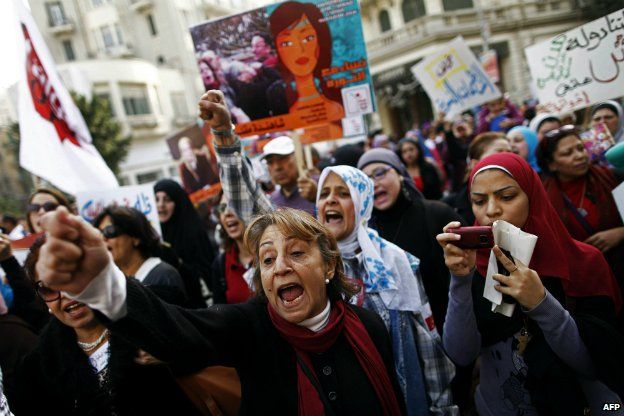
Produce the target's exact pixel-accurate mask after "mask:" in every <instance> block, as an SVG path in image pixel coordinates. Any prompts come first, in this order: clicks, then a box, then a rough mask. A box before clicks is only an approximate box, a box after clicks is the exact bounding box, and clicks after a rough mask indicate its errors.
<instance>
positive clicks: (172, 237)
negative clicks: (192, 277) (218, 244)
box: [154, 179, 214, 287]
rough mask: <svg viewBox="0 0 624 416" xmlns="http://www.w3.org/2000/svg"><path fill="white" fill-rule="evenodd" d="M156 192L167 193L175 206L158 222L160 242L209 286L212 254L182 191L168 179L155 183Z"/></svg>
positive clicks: (208, 241) (206, 237)
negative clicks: (162, 240) (160, 233)
mask: <svg viewBox="0 0 624 416" xmlns="http://www.w3.org/2000/svg"><path fill="white" fill-rule="evenodd" d="M156 192H164V193H166V194H167V195H168V196H169V199H171V201H173V203H174V204H175V208H174V209H173V214H171V218H169V220H168V221H167V222H161V223H160V228H161V229H162V233H163V239H164V240H165V241H166V242H167V243H169V244H170V245H171V246H172V248H173V250H174V251H175V252H176V254H177V255H178V256H179V257H180V258H181V259H182V261H183V262H184V263H186V264H187V265H188V266H189V267H190V268H191V269H193V271H194V272H195V273H196V275H197V276H199V277H200V278H201V279H203V280H204V281H205V282H210V283H211V284H212V282H211V279H210V266H211V264H212V260H213V257H214V254H213V250H212V247H211V245H210V240H209V239H208V233H207V232H206V229H205V228H204V225H203V224H202V221H201V219H200V218H199V215H198V214H197V211H196V210H195V208H194V207H193V204H192V203H191V200H190V199H189V197H188V196H187V194H186V192H185V191H184V189H183V188H182V187H181V186H180V185H179V184H178V183H177V182H175V181H173V180H171V179H162V180H160V181H158V182H156V185H154V193H156ZM207 284H208V283H207ZM211 284H210V285H208V287H210V286H211Z"/></svg>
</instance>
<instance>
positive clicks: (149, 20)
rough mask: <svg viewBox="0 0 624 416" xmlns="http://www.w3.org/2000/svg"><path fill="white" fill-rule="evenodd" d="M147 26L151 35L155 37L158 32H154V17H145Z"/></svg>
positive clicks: (149, 15)
mask: <svg viewBox="0 0 624 416" xmlns="http://www.w3.org/2000/svg"><path fill="white" fill-rule="evenodd" d="M147 25H148V26H149V31H150V33H151V34H152V36H156V35H157V34H158V31H157V30H156V23H155V22H154V16H152V15H151V14H148V15H147Z"/></svg>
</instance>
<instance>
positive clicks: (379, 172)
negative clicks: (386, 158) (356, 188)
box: [367, 167, 392, 182]
mask: <svg viewBox="0 0 624 416" xmlns="http://www.w3.org/2000/svg"><path fill="white" fill-rule="evenodd" d="M390 169H392V168H391V167H387V168H377V169H375V170H374V171H373V173H372V174H371V175H367V176H368V177H369V178H371V179H372V180H373V182H375V181H376V180H378V179H382V178H383V177H384V176H386V173H388V172H389V171H390Z"/></svg>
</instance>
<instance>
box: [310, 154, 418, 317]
mask: <svg viewBox="0 0 624 416" xmlns="http://www.w3.org/2000/svg"><path fill="white" fill-rule="evenodd" d="M330 173H335V174H336V175H338V176H339V177H340V178H341V179H342V180H343V181H344V182H345V184H346V185H347V187H348V188H349V193H350V194H351V200H352V201H353V207H354V210H355V227H354V229H353V231H352V232H351V234H350V235H349V236H347V237H346V238H344V239H342V240H341V241H338V247H339V248H340V251H341V253H342V255H343V256H345V255H346V256H354V255H355V253H357V252H358V249H361V251H362V261H363V263H364V269H365V270H366V276H361V277H362V280H363V282H364V287H365V290H366V292H367V293H379V295H380V297H381V299H382V301H383V302H384V304H385V305H386V307H387V308H388V309H394V310H408V311H413V312H415V311H418V310H419V309H420V306H421V305H422V303H423V300H422V299H421V297H420V292H419V290H418V282H417V280H416V277H415V276H414V271H413V269H412V267H411V264H410V260H412V263H414V261H415V262H416V263H418V260H417V259H416V258H414V257H413V256H412V258H411V259H410V258H409V257H408V253H406V252H405V251H403V250H402V249H401V248H399V247H397V246H396V245H395V244H392V243H391V242H389V241H386V240H384V239H383V238H381V237H379V234H378V233H377V231H375V230H373V229H372V228H368V221H369V220H370V218H371V214H372V212H373V196H374V190H375V186H374V184H373V181H372V180H371V179H370V178H369V177H368V176H366V175H365V174H364V172H362V171H361V170H359V169H356V168H353V167H351V166H330V167H327V168H325V169H323V172H322V173H321V177H320V178H319V182H318V191H317V196H316V204H317V207H318V201H319V197H320V195H321V190H322V189H323V184H324V183H325V180H326V179H327V177H328V176H329V174H330Z"/></svg>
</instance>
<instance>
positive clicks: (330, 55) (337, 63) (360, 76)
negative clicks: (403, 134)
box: [191, 0, 375, 137]
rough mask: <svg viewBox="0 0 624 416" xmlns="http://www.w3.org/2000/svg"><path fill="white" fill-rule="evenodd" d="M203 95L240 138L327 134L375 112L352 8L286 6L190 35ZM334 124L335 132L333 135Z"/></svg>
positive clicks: (321, 0)
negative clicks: (219, 99) (209, 94)
mask: <svg viewBox="0 0 624 416" xmlns="http://www.w3.org/2000/svg"><path fill="white" fill-rule="evenodd" d="M191 36H192V38H193V42H194V44H195V51H196V57H197V62H198V67H199V72H200V75H201V77H202V81H203V84H204V87H205V88H206V89H207V90H208V89H219V90H221V91H222V92H223V93H224V95H225V98H226V103H227V105H228V107H229V108H230V109H231V112H232V115H233V117H234V121H235V124H236V132H237V133H238V134H239V135H241V136H243V137H247V136H253V135H262V134H265V133H270V132H276V131H286V130H293V129H297V128H305V127H311V126H318V125H326V126H330V128H331V129H333V131H331V132H330V133H331V135H332V136H336V135H337V134H339V132H341V131H342V129H341V126H340V123H341V120H342V119H343V118H346V117H355V116H359V115H362V114H368V113H372V112H373V111H375V106H374V96H373V89H372V81H371V76H370V73H369V68H368V59H367V55H366V46H365V43H364V35H363V32H362V22H361V18H360V10H359V7H358V3H357V1H356V0H312V1H305V2H295V1H288V2H284V3H277V4H274V5H270V6H266V7H262V8H259V9H254V10H251V11H248V12H245V13H242V14H237V15H234V16H230V17H226V18H223V19H219V20H213V21H210V22H207V23H203V24H200V25H197V26H194V27H192V28H191ZM333 122H335V127H332V125H333Z"/></svg>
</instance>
